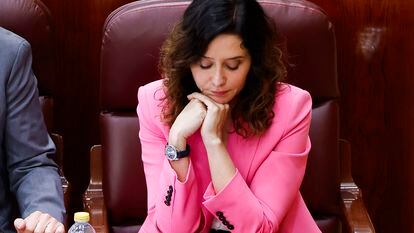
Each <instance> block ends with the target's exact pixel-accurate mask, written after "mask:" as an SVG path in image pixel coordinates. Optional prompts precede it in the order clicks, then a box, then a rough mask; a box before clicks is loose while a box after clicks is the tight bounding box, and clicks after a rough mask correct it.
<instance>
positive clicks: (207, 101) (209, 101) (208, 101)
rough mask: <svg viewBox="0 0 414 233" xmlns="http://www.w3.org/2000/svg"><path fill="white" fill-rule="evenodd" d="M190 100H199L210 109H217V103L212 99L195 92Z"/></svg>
mask: <svg viewBox="0 0 414 233" xmlns="http://www.w3.org/2000/svg"><path fill="white" fill-rule="evenodd" d="M187 97H188V98H189V99H198V100H200V101H201V102H202V103H203V104H205V105H206V106H207V108H208V109H211V108H215V107H217V105H218V104H217V103H216V102H214V101H213V100H212V99H210V98H209V97H207V96H205V95H203V94H201V93H198V92H193V93H191V94H190V95H188V96H187Z"/></svg>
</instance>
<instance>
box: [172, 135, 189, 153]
mask: <svg viewBox="0 0 414 233" xmlns="http://www.w3.org/2000/svg"><path fill="white" fill-rule="evenodd" d="M168 144H169V145H172V146H174V147H175V148H177V149H178V150H185V149H186V145H187V140H186V138H185V137H183V136H181V135H180V134H179V133H176V132H171V131H170V134H169V135H168Z"/></svg>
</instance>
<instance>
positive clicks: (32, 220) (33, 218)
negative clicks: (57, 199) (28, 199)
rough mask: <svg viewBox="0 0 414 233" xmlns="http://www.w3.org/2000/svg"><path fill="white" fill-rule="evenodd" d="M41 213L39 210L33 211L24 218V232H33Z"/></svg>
mask: <svg viewBox="0 0 414 233" xmlns="http://www.w3.org/2000/svg"><path fill="white" fill-rule="evenodd" d="M41 214H42V213H41V212H40V211H35V212H33V213H31V214H30V215H29V216H28V217H27V218H25V219H24V221H25V223H26V232H34V230H35V228H36V225H37V222H38V219H39V217H40V215H41Z"/></svg>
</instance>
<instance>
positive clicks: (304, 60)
mask: <svg viewBox="0 0 414 233" xmlns="http://www.w3.org/2000/svg"><path fill="white" fill-rule="evenodd" d="M260 2H261V4H262V6H263V7H264V9H265V11H266V12H267V14H268V15H269V16H270V17H271V18H272V19H274V21H275V22H276V25H277V27H278V30H279V31H280V33H281V34H282V35H283V36H284V37H285V38H286V43H287V50H288V52H289V62H290V64H294V66H292V67H291V68H290V69H289V81H290V82H291V83H293V84H295V85H297V86H299V87H301V88H303V89H306V90H308V91H309V92H310V93H311V95H312V98H313V106H314V108H313V119H312V125H311V132H310V135H311V140H312V150H311V153H310V155H309V159H308V161H309V162H308V166H307V171H306V175H305V179H304V181H303V185H302V188H301V191H302V194H303V196H304V198H305V201H306V203H307V206H308V207H309V209H310V211H311V212H312V214H313V216H314V218H315V220H316V221H317V223H318V226H319V227H320V229H321V230H322V231H323V232H341V230H342V229H345V230H347V231H349V232H361V231H363V232H374V231H375V230H374V228H373V226H372V223H371V221H370V219H369V216H368V214H367V211H366V210H365V207H364V205H363V202H362V199H361V195H360V193H359V189H358V188H357V187H356V185H355V184H354V183H353V181H352V177H351V176H350V173H349V172H347V171H349V145H348V144H347V143H346V142H345V141H340V140H339V105H338V98H339V91H338V84H337V72H336V47H335V35H334V30H333V25H332V23H331V22H330V21H329V19H328V17H327V16H326V15H325V13H324V12H323V11H322V10H321V9H320V8H319V7H318V6H316V5H314V4H312V3H309V2H306V1H303V0H295V1H292V0H263V1H260ZM188 3H189V2H188V1H181V0H142V1H137V2H133V3H130V4H127V5H124V6H122V7H120V8H118V9H117V10H115V11H114V12H112V14H110V15H109V16H108V18H107V20H106V23H105V26H104V31H103V39H102V48H101V90H100V93H101V113H100V126H101V142H102V145H99V146H95V147H94V148H93V149H92V154H91V159H92V160H91V183H90V186H89V187H90V188H89V189H88V190H87V192H86V193H85V204H86V207H87V209H88V210H89V211H90V212H91V213H92V223H93V225H94V226H95V227H96V229H98V231H100V232H108V231H109V232H137V230H138V229H139V225H140V224H141V223H142V222H143V220H144V219H145V216H146V195H147V194H146V185H145V178H144V173H143V168H142V163H141V160H140V154H141V150H140V149H141V148H140V144H139V139H138V131H139V129H138V127H139V126H138V118H137V116H136V113H135V108H136V105H137V98H136V94H137V89H138V87H139V86H141V85H143V84H146V83H148V82H150V81H153V80H156V79H159V78H160V75H159V73H158V71H157V62H158V57H159V49H160V46H161V44H162V42H163V41H164V39H165V37H166V35H167V34H168V31H169V29H170V28H171V26H172V25H173V24H174V22H176V21H177V19H178V18H179V17H180V16H181V15H182V13H183V11H184V9H185V8H186V7H187V5H188ZM340 151H341V152H343V153H340ZM341 155H343V156H344V159H343V161H344V162H342V160H341V158H342V157H341ZM342 165H343V166H342ZM103 171H104V172H103ZM342 178H344V179H342ZM342 181H344V182H343V183H342Z"/></svg>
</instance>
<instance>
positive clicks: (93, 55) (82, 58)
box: [43, 0, 131, 216]
mask: <svg viewBox="0 0 414 233" xmlns="http://www.w3.org/2000/svg"><path fill="white" fill-rule="evenodd" d="M43 2H44V3H45V4H46V5H47V6H48V7H49V9H50V11H51V13H52V18H53V21H54V24H55V25H54V26H55V35H56V41H57V46H58V51H57V53H58V55H59V58H58V59H59V60H58V63H59V68H58V72H57V73H58V77H57V79H56V85H57V86H56V87H55V88H56V89H57V90H58V91H55V93H56V99H55V119H54V120H55V128H56V130H57V131H58V132H59V133H61V134H62V135H63V137H64V144H65V147H64V148H65V151H64V170H65V175H66V176H67V178H68V180H69V182H71V183H72V184H73V187H72V190H71V197H70V200H71V203H70V210H68V215H69V216H73V215H72V214H73V212H74V211H76V210H80V209H82V204H81V203H82V202H81V200H82V199H81V194H82V193H83V191H84V190H85V189H86V187H87V185H88V182H89V178H88V177H89V149H90V147H91V146H92V145H94V144H97V143H99V141H100V140H99V125H98V110H99V51H100V45H101V37H102V27H103V23H104V21H105V19H106V17H107V15H108V14H109V13H110V12H111V11H113V10H114V9H116V8H117V7H118V6H121V5H123V4H125V3H128V2H131V1H128V0H105V1H102V0H88V1H85V0H43Z"/></svg>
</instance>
